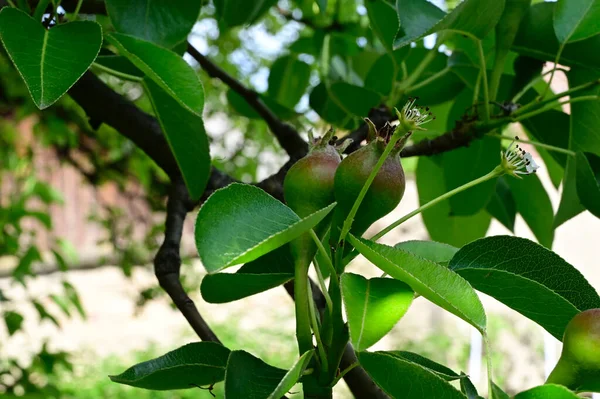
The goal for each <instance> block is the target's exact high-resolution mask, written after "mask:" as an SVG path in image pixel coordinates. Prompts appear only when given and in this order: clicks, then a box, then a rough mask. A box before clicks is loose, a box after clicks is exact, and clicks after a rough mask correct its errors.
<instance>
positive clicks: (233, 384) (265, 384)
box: [225, 351, 310, 399]
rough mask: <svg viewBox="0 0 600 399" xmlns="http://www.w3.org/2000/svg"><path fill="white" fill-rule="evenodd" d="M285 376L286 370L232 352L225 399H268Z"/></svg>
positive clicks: (227, 373) (226, 374) (228, 363)
mask: <svg viewBox="0 0 600 399" xmlns="http://www.w3.org/2000/svg"><path fill="white" fill-rule="evenodd" d="M307 353H310V352H307ZM286 374H287V372H286V370H282V369H280V368H277V367H273V366H270V365H268V364H267V363H265V362H263V361H262V360H261V359H258V358H256V357H254V356H252V355H251V354H250V353H248V352H245V351H233V352H231V355H229V361H228V362H227V371H226V373H225V397H226V398H231V399H242V398H268V397H270V395H271V394H272V393H273V392H275V391H276V390H278V387H279V383H280V381H281V380H283V379H284V378H285V377H286ZM286 385H287V384H286Z"/></svg>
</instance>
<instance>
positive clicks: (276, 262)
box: [200, 245, 294, 303]
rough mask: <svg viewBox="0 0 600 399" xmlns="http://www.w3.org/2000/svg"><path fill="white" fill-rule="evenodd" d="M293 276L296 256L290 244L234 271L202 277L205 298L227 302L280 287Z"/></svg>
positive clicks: (212, 301) (201, 286)
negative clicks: (291, 250) (294, 256)
mask: <svg viewBox="0 0 600 399" xmlns="http://www.w3.org/2000/svg"><path fill="white" fill-rule="evenodd" d="M293 278H294V259H293V258H292V254H291V253H290V248H289V246H288V245H284V246H281V247H279V248H277V249H276V250H274V251H271V252H269V253H268V254H265V255H263V256H261V257H260V258H258V259H256V260H253V261H252V262H250V263H246V264H245V265H244V266H242V267H241V268H240V269H239V270H238V271H237V272H235V273H215V274H208V275H206V276H204V278H203V279H202V284H201V285H200V291H201V292H202V298H204V300H205V301H206V302H210V303H225V302H231V301H236V300H238V299H242V298H246V297H248V296H251V295H254V294H258V293H260V292H263V291H266V290H269V289H271V288H274V287H278V286H280V285H281V284H283V283H286V282H288V281H290V280H291V279H293Z"/></svg>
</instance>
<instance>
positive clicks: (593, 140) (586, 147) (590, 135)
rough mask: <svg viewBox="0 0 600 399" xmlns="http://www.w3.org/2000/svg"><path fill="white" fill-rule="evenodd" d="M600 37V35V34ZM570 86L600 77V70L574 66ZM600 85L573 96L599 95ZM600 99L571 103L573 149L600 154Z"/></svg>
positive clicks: (570, 75)
mask: <svg viewBox="0 0 600 399" xmlns="http://www.w3.org/2000/svg"><path fill="white" fill-rule="evenodd" d="M599 37H600V36H599ZM567 76H568V78H569V87H576V86H579V85H581V84H584V83H587V82H590V81H592V80H596V81H598V79H600V71H592V70H589V69H585V68H573V69H571V70H570V71H569V73H568V75H567ZM599 86H600V85H595V87H593V88H590V89H588V90H583V91H580V92H577V94H574V95H572V97H571V98H577V97H579V96H584V95H585V96H589V95H599V94H600V87H599ZM599 124H600V101H580V102H576V103H573V104H572V105H571V146H570V147H569V148H570V149H571V150H573V151H585V152H591V153H593V154H596V155H598V156H600V131H599V130H598V129H597V126H598V125H599Z"/></svg>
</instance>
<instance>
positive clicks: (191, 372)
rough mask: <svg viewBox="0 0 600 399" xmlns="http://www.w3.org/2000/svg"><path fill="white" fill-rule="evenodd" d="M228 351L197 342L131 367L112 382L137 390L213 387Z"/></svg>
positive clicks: (225, 362) (220, 376)
mask: <svg viewBox="0 0 600 399" xmlns="http://www.w3.org/2000/svg"><path fill="white" fill-rule="evenodd" d="M229 353H230V351H229V349H227V348H225V347H224V346H223V345H221V344H217V343H214V342H194V343H191V344H187V345H184V346H182V347H181V348H179V349H175V350H174V351H171V352H169V353H166V354H164V355H162V356H160V357H157V358H156V359H152V360H148V361H146V362H143V363H139V364H136V365H135V366H133V367H130V368H129V369H127V370H126V371H125V372H123V373H122V374H119V375H113V376H110V379H111V380H112V381H113V382H118V383H119V384H125V385H131V386H134V387H138V388H145V389H152V390H155V391H166V390H173V389H187V388H194V386H195V385H197V386H202V385H211V384H214V383H216V382H219V381H222V380H223V378H224V376H225V366H226V365H227V360H228V358H229Z"/></svg>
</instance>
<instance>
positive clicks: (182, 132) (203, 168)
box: [144, 79, 211, 200]
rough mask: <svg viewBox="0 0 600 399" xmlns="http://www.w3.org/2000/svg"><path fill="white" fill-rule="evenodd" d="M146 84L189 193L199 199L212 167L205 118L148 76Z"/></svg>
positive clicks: (193, 197)
mask: <svg viewBox="0 0 600 399" xmlns="http://www.w3.org/2000/svg"><path fill="white" fill-rule="evenodd" d="M144 85H145V87H146V89H147V93H148V96H149V97H150V101H151V102H152V106H153V107H154V112H155V114H156V117H157V118H158V121H159V123H160V126H161V128H162V131H163V133H164V135H165V137H166V138H167V143H169V147H170V148H171V152H173V155H174V156H175V160H176V161H177V165H178V166H179V170H180V171H181V174H182V175H183V179H184V181H185V184H186V186H187V188H188V191H189V193H190V197H191V198H192V199H194V200H195V199H198V198H200V196H201V195H202V193H204V189H205V188H206V183H207V182H208V178H209V176H210V167H211V162H210V153H209V147H208V138H207V137H206V131H205V130H204V122H203V121H202V118H201V117H200V116H198V115H197V114H194V113H192V112H190V111H189V110H188V109H186V108H184V107H182V106H181V104H180V103H178V102H177V101H175V99H174V98H173V97H171V96H170V95H169V94H168V93H167V92H166V91H164V90H163V89H162V88H161V87H160V86H159V85H158V84H156V83H155V82H154V81H152V80H150V79H146V80H145V82H144ZM200 87H202V86H200Z"/></svg>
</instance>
